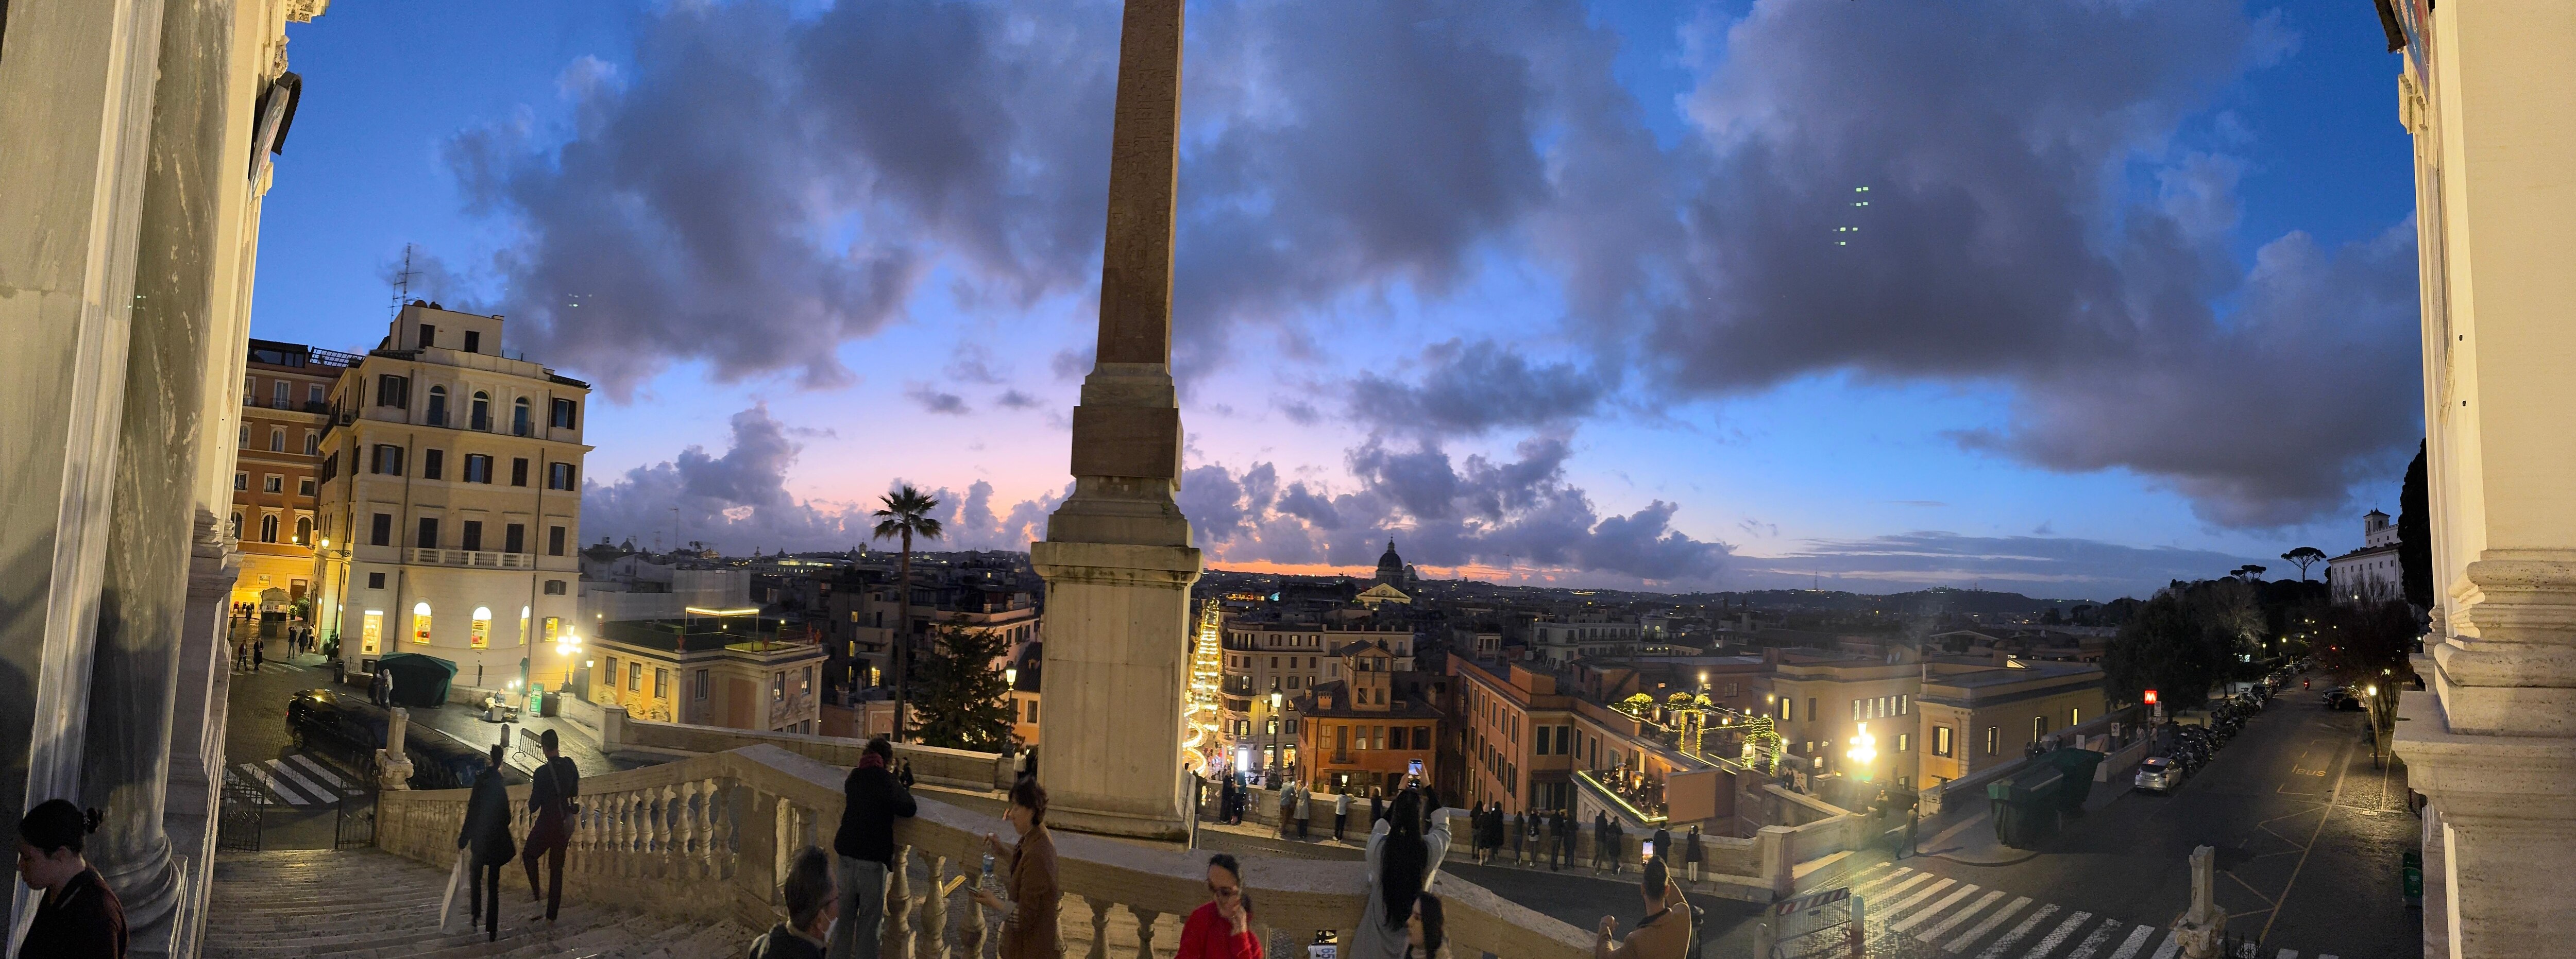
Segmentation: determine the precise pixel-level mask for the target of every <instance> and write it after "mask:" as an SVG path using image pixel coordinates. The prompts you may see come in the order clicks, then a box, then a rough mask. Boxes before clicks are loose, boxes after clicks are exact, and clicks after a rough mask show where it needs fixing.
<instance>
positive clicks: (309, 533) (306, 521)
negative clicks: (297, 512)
mask: <svg viewBox="0 0 2576 959" xmlns="http://www.w3.org/2000/svg"><path fill="white" fill-rule="evenodd" d="M295 543H296V545H298V546H310V545H312V544H313V517H310V516H298V517H296V518H295Z"/></svg>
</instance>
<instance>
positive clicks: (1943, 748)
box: [1932, 726, 1950, 756]
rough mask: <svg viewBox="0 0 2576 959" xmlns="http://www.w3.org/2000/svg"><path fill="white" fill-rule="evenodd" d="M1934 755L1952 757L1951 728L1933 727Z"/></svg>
mask: <svg viewBox="0 0 2576 959" xmlns="http://www.w3.org/2000/svg"><path fill="white" fill-rule="evenodd" d="M1932 755H1935V756H1947V755H1950V727H1948V726H1934V727H1932Z"/></svg>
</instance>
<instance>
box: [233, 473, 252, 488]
mask: <svg viewBox="0 0 2576 959" xmlns="http://www.w3.org/2000/svg"><path fill="white" fill-rule="evenodd" d="M233 488H234V489H237V490H241V491H243V492H249V491H250V474H249V473H234V474H233Z"/></svg>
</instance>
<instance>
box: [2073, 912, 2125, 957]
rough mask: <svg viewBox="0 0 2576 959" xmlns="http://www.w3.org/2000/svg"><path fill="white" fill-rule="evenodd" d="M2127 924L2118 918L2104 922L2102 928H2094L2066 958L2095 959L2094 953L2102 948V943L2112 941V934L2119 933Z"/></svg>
mask: <svg viewBox="0 0 2576 959" xmlns="http://www.w3.org/2000/svg"><path fill="white" fill-rule="evenodd" d="M2125 925H2128V923H2125V922H2121V921H2120V920H2117V919H2113V920H2111V921H2110V922H2106V923H2103V924H2102V927H2101V928H2099V929H2095V930H2093V934H2092V935H2089V936H2086V937H2084V944H2083V945H2080V946H2077V947H2075V951H2074V952H2070V953H2067V954H2066V959H2093V954H2094V953H2096V952H2100V951H2101V950H2102V944H2103V943H2106V942H2109V941H2111V937H2112V936H2115V935H2119V933H2120V927H2121V926H2125Z"/></svg>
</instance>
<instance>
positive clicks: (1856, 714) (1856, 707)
mask: <svg viewBox="0 0 2576 959" xmlns="http://www.w3.org/2000/svg"><path fill="white" fill-rule="evenodd" d="M1860 709H1861V702H1860V700H1857V699H1855V700H1852V718H1853V719H1859V718H1860Z"/></svg>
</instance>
